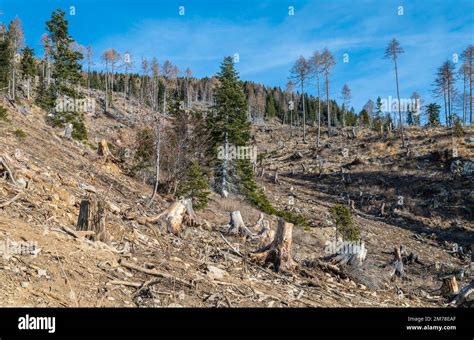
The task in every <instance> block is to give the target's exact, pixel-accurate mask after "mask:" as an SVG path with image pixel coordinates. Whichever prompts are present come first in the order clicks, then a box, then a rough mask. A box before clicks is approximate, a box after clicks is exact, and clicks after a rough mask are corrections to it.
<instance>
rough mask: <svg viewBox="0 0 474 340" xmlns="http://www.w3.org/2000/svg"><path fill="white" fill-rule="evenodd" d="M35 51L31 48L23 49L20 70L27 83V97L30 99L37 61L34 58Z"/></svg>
mask: <svg viewBox="0 0 474 340" xmlns="http://www.w3.org/2000/svg"><path fill="white" fill-rule="evenodd" d="M34 53H35V52H34V50H33V49H32V48H29V47H25V48H24V49H23V58H22V59H21V63H20V69H21V73H22V76H23V79H26V82H27V86H28V87H27V96H28V99H30V87H31V78H33V77H34V76H35V72H36V69H35V60H34V58H33V54H34Z"/></svg>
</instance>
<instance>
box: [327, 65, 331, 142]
mask: <svg viewBox="0 0 474 340" xmlns="http://www.w3.org/2000/svg"><path fill="white" fill-rule="evenodd" d="M326 105H327V112H328V137H329V136H331V105H330V103H329V75H328V74H327V73H326Z"/></svg>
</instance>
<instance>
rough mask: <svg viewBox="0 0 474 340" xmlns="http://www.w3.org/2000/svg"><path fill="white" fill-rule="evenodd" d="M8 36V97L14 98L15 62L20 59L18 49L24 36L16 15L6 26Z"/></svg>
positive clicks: (23, 41)
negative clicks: (9, 53) (9, 74)
mask: <svg viewBox="0 0 474 340" xmlns="http://www.w3.org/2000/svg"><path fill="white" fill-rule="evenodd" d="M8 36H9V41H10V44H11V46H10V48H11V51H12V59H11V63H12V76H11V82H10V85H11V87H10V89H9V93H10V97H11V98H12V99H13V100H15V98H16V79H17V73H18V68H17V63H18V62H19V61H20V60H19V57H18V56H19V55H20V50H21V49H22V48H23V47H24V46H25V36H24V33H23V28H22V25H21V21H20V19H19V18H18V17H15V18H14V19H13V20H12V21H11V22H10V25H9V26H8Z"/></svg>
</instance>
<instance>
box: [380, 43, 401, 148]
mask: <svg viewBox="0 0 474 340" xmlns="http://www.w3.org/2000/svg"><path fill="white" fill-rule="evenodd" d="M404 52H405V51H404V50H403V48H402V47H401V46H400V43H399V42H398V40H397V39H395V38H393V39H392V41H390V43H389V44H388V46H387V48H386V50H385V55H384V57H385V58H386V59H391V60H392V61H393V65H394V70H395V83H396V85H397V98H398V105H397V106H398V118H399V120H400V134H401V138H402V147H403V148H405V146H406V145H405V133H404V130H403V119H402V108H401V105H400V91H399V87H398V66H397V59H398V56H399V55H400V54H402V53H404Z"/></svg>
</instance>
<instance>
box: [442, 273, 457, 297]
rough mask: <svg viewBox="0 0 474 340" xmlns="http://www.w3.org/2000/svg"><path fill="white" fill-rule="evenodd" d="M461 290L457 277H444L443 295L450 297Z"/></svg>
mask: <svg viewBox="0 0 474 340" xmlns="http://www.w3.org/2000/svg"><path fill="white" fill-rule="evenodd" d="M458 292H459V287H458V282H457V281H456V277H455V276H454V275H453V276H448V277H445V278H443V285H442V286H441V295H443V296H446V297H450V296H453V295H455V294H457V293H458Z"/></svg>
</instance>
